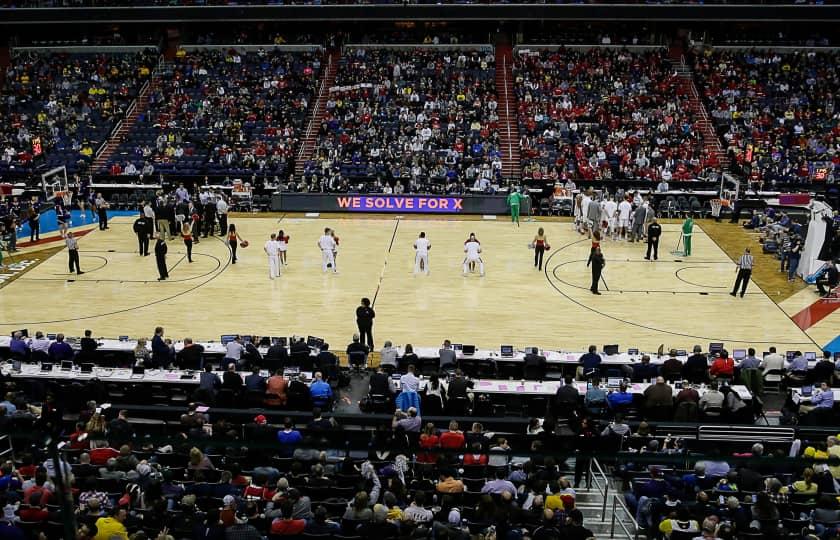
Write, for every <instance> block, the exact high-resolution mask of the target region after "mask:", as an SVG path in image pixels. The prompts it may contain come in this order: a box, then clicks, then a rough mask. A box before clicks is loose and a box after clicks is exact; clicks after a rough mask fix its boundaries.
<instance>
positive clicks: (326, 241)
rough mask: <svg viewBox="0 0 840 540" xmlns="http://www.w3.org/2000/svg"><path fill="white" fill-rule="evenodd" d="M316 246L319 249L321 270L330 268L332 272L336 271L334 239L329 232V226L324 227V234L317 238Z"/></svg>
mask: <svg viewBox="0 0 840 540" xmlns="http://www.w3.org/2000/svg"><path fill="white" fill-rule="evenodd" d="M317 245H318V248H319V249H320V250H321V270H323V271H324V272H326V271H327V268H332V270H333V272H338V269H337V268H336V267H335V240H334V239H333V237H332V235H331V234H330V228H329V227H327V228H325V229H324V234H323V235H322V236H321V238H319V239H318V244H317Z"/></svg>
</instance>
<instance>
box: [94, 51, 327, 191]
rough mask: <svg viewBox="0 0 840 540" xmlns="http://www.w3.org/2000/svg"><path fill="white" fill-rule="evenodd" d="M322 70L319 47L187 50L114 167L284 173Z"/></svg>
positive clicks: (133, 171) (128, 171) (153, 96)
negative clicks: (314, 49)
mask: <svg viewBox="0 0 840 540" xmlns="http://www.w3.org/2000/svg"><path fill="white" fill-rule="evenodd" d="M320 67H321V59H320V55H319V54H318V53H316V52H285V51H281V50H278V49H273V50H268V51H266V50H263V49H260V50H259V51H252V52H244V51H237V50H226V51H221V50H202V51H195V52H190V53H188V52H186V51H184V50H183V49H182V50H179V51H178V54H177V55H176V58H175V60H174V64H173V66H172V67H171V68H170V69H169V70H168V71H167V73H166V74H165V75H164V76H162V77H161V79H160V82H159V83H158V84H157V85H156V86H155V87H154V88H153V89H152V92H151V93H150V95H149V101H148V103H149V104H148V110H146V111H145V112H144V114H143V115H142V117H141V118H140V119H138V121H137V124H136V125H135V126H134V128H133V129H132V131H131V132H130V133H129V134H128V136H127V138H126V140H125V141H124V142H123V143H122V144H121V145H120V147H119V148H118V150H117V152H116V153H115V154H114V155H113V156H112V158H111V160H110V163H109V164H108V166H107V168H106V169H107V171H108V172H109V173H110V174H112V175H119V174H132V175H136V174H141V173H147V172H148V173H149V174H150V173H151V172H157V173H179V172H180V173H181V174H199V173H211V174H214V173H215V174H221V173H231V174H250V173H256V172H259V173H260V174H261V175H264V174H274V175H277V174H283V173H284V171H286V168H287V165H288V163H289V161H290V160H291V159H292V158H293V156H294V153H295V149H296V143H297V140H298V138H299V137H300V131H301V129H302V127H303V126H304V125H305V120H306V116H307V113H308V111H309V104H310V103H311V101H312V96H313V92H314V88H315V86H316V84H317V81H318V78H319V72H320Z"/></svg>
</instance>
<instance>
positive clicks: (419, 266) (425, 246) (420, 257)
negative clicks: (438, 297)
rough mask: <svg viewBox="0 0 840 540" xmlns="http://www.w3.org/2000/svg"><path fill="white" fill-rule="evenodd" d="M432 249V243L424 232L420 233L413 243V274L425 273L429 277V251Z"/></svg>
mask: <svg viewBox="0 0 840 540" xmlns="http://www.w3.org/2000/svg"><path fill="white" fill-rule="evenodd" d="M430 249H432V243H431V242H429V239H428V238H426V233H425V232H422V231H421V232H420V236H419V237H418V238H417V240H415V241H414V252H415V253H414V274H415V275H416V274H419V273H420V272H425V273H426V275H427V276H428V275H429V250H430Z"/></svg>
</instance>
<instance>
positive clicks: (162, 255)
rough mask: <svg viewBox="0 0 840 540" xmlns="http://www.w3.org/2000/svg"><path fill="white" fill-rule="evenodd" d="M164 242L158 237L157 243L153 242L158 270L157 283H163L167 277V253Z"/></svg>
mask: <svg viewBox="0 0 840 540" xmlns="http://www.w3.org/2000/svg"><path fill="white" fill-rule="evenodd" d="M167 251H168V250H167V247H166V242H164V241H163V238H161V237H158V239H157V242H155V262H156V263H157V269H158V275H159V277H158V281H163V280H165V279H166V278H168V277H169V270H167V268H166V252H167Z"/></svg>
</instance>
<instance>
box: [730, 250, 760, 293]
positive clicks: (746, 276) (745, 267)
mask: <svg viewBox="0 0 840 540" xmlns="http://www.w3.org/2000/svg"><path fill="white" fill-rule="evenodd" d="M754 262H755V261H754V260H753V256H752V255H750V248H746V249H745V250H744V254H743V255H741V258H740V259H738V262H737V263H735V267H736V269H737V271H738V277H737V278H736V279H735V286H734V287H732V292H731V293H729V294H730V296H735V292H736V291H737V290H738V287H741V298H743V297H744V292H746V290H747V284H748V283H749V282H750V275H751V274H752V269H753V263H754Z"/></svg>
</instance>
